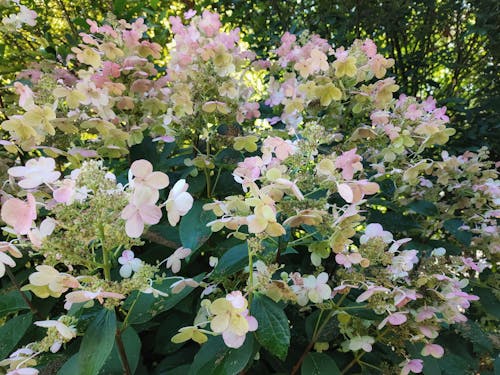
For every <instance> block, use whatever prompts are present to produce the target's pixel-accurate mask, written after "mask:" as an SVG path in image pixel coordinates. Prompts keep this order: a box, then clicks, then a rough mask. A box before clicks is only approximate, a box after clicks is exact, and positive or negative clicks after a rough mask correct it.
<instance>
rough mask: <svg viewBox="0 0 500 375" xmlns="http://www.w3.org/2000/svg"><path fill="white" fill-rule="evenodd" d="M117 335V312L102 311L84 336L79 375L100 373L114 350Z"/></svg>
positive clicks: (79, 360)
mask: <svg viewBox="0 0 500 375" xmlns="http://www.w3.org/2000/svg"><path fill="white" fill-rule="evenodd" d="M115 333H116V315H115V311H114V310H107V309H103V310H101V311H100V312H99V314H98V315H97V316H96V318H95V320H94V321H93V322H92V323H90V326H89V328H87V331H86V332H85V335H84V336H83V340H82V344H81V346H80V351H79V352H78V369H79V371H78V373H79V374H80V375H95V374H98V373H99V370H100V369H101V368H102V366H103V365H104V362H105V361H106V359H107V358H108V356H109V355H110V353H111V351H112V349H113V344H114V342H115Z"/></svg>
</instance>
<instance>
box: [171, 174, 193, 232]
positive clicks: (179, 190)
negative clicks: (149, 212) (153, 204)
mask: <svg viewBox="0 0 500 375" xmlns="http://www.w3.org/2000/svg"><path fill="white" fill-rule="evenodd" d="M188 187H189V185H188V184H187V183H186V180H184V179H182V180H179V181H177V182H176V183H175V185H174V187H173V188H172V190H170V193H169V194H168V199H167V201H166V202H165V208H166V209H167V215H168V222H169V223H170V225H171V226H173V227H174V226H176V225H177V223H178V222H179V220H180V218H181V216H184V215H186V214H187V213H188V211H189V210H190V209H191V207H193V197H192V196H191V195H190V194H189V193H188V192H187V189H188Z"/></svg>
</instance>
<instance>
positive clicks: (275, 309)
mask: <svg viewBox="0 0 500 375" xmlns="http://www.w3.org/2000/svg"><path fill="white" fill-rule="evenodd" d="M251 312H252V314H253V316H255V318H256V319H257V321H258V322H259V328H258V330H257V332H256V334H255V336H256V337H257V340H258V341H259V343H260V344H261V345H262V346H263V347H264V348H265V349H267V350H269V352H271V353H272V354H274V355H275V356H277V357H278V358H280V359H282V360H284V359H285V358H286V355H287V353H288V348H289V346H290V326H289V324H288V318H287V317H286V314H285V312H284V311H283V309H282V308H280V307H279V306H278V305H277V304H276V303H274V302H273V301H272V300H271V299H270V298H268V297H266V296H263V295H259V294H256V295H255V296H254V299H253V301H252V307H251Z"/></svg>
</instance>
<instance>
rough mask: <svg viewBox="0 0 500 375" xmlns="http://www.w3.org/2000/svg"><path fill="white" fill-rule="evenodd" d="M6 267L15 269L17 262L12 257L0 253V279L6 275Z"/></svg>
mask: <svg viewBox="0 0 500 375" xmlns="http://www.w3.org/2000/svg"><path fill="white" fill-rule="evenodd" d="M5 266H9V267H11V268H12V267H15V266H16V262H14V260H13V259H12V258H11V257H10V256H8V255H7V254H5V253H3V252H1V251H0V277H3V275H5Z"/></svg>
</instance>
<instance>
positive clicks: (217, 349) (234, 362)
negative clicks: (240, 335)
mask: <svg viewBox="0 0 500 375" xmlns="http://www.w3.org/2000/svg"><path fill="white" fill-rule="evenodd" d="M253 345H254V339H253V335H252V334H251V333H249V334H247V336H246V339H245V342H244V343H243V345H242V346H241V347H240V348H238V349H233V348H228V347H227V346H226V345H225V344H224V341H223V340H222V337H221V336H217V337H211V338H209V340H208V341H207V342H206V343H205V344H203V346H202V347H201V349H200V351H199V352H198V353H197V354H196V356H195V357H194V360H193V363H192V365H191V368H190V371H189V374H190V375H201V374H203V375H229V374H238V373H240V371H242V370H243V369H244V368H245V367H246V365H247V364H248V362H249V361H250V359H251V358H252V354H253V351H254V350H253Z"/></svg>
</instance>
